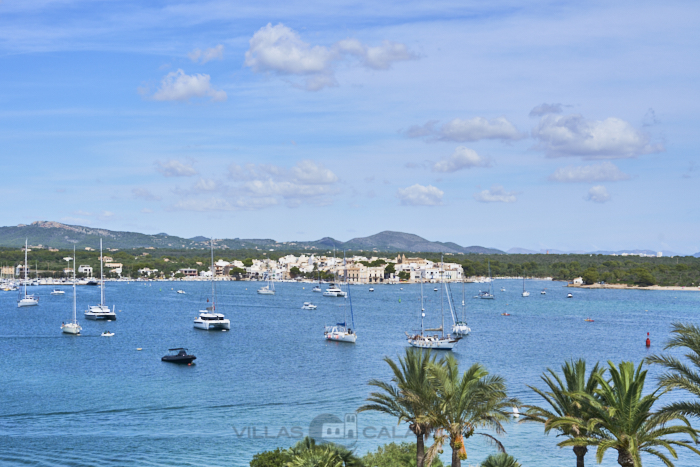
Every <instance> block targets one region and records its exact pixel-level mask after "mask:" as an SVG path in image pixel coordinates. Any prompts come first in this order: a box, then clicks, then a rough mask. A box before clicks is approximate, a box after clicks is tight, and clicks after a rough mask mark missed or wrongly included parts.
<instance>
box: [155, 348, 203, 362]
mask: <svg viewBox="0 0 700 467" xmlns="http://www.w3.org/2000/svg"><path fill="white" fill-rule="evenodd" d="M168 350H169V351H171V352H177V353H173V354H170V355H166V356H165V357H163V358H161V359H160V360H161V361H163V362H170V363H187V364H190V363H192V362H193V361H194V360H196V359H197V357H195V356H194V355H187V349H184V348H182V347H178V348H177V349H168Z"/></svg>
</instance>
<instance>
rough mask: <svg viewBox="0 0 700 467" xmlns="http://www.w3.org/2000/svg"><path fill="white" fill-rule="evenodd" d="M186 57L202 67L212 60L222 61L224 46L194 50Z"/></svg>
mask: <svg viewBox="0 0 700 467" xmlns="http://www.w3.org/2000/svg"><path fill="white" fill-rule="evenodd" d="M187 56H188V57H189V58H190V60H192V61H193V62H195V63H200V64H202V65H204V64H205V63H207V62H210V61H212V60H223V59H224V46H223V45H222V44H219V45H217V46H216V47H212V48H210V49H204V50H201V49H194V50H193V51H192V52H190V53H188V54H187Z"/></svg>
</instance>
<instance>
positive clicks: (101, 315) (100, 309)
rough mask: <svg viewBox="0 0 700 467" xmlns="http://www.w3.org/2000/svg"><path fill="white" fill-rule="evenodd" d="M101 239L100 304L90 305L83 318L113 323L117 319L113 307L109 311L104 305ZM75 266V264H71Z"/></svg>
mask: <svg viewBox="0 0 700 467" xmlns="http://www.w3.org/2000/svg"><path fill="white" fill-rule="evenodd" d="M102 258H103V256H102V239H100V304H99V305H90V306H89V307H88V309H87V311H85V318H87V319H94V320H107V321H114V320H115V319H117V314H116V313H115V312H114V305H112V309H111V310H110V309H109V307H108V306H107V305H105V275H104V267H103V264H104V260H103V259H102ZM73 266H75V264H73Z"/></svg>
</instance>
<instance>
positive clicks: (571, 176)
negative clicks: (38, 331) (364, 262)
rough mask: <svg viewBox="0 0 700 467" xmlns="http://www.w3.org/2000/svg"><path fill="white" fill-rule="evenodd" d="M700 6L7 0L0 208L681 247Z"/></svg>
mask: <svg viewBox="0 0 700 467" xmlns="http://www.w3.org/2000/svg"><path fill="white" fill-rule="evenodd" d="M611 3H613V4H611ZM699 20H700V4H698V3H697V2H690V1H688V2H673V1H668V2H663V3H662V2H645V1H635V2H631V1H630V2H625V1H622V2H554V1H539V2H538V1H531V2H513V1H507V0H504V1H476V2H468V1H466V2H465V1H459V2H450V1H442V2H381V4H380V3H377V2H366V3H361V2H342V1H341V2H333V3H332V4H329V3H327V2H313V1H304V2H294V1H291V2H290V1H287V2H249V3H245V2H227V1H209V2H194V1H192V2H184V1H183V2H175V1H172V2H166V1H152V2H145V1H139V2H129V1H116V0H115V1H92V0H83V1H81V0H37V1H31V0H24V1H19V0H4V1H3V2H2V3H0V125H1V126H0V155H1V157H2V160H3V183H2V185H1V186H0V193H2V195H3V198H4V201H5V202H4V203H3V214H4V215H3V222H2V224H3V225H16V224H19V223H28V222H32V221H34V220H56V221H60V222H65V223H70V224H81V225H89V226H94V227H105V228H109V229H115V230H132V231H141V232H146V233H157V232H167V233H169V234H173V235H181V236H186V237H191V236H195V235H206V236H209V235H212V236H215V237H226V238H232V237H241V238H251V237H255V238H260V237H265V238H275V239H278V240H312V239H318V238H321V237H324V236H333V237H336V238H338V239H341V240H348V239H350V238H352V237H357V236H365V235H371V234H374V233H376V232H379V231H381V230H398V231H404V232H411V233H416V234H418V235H421V236H424V237H426V238H429V239H431V240H441V241H454V242H457V243H459V244H462V245H483V246H490V247H496V248H501V249H508V248H510V247H515V246H518V247H523V248H529V249H534V250H539V249H541V248H545V249H546V248H550V249H560V250H598V249H606V250H617V249H623V248H649V249H653V250H670V251H675V252H679V253H686V254H691V253H695V252H698V251H700V240H699V239H698V235H697V231H698V227H700V225H699V223H700V218H699V216H698V207H697V203H698V195H699V194H700V189H699V188H698V177H700V160H699V158H698V143H699V140H700V137H699V136H698V131H697V128H698V127H700V117H699V115H698V108H699V107H700V105H699V103H700V95H699V94H700V93H699V87H698V83H699V82H700V80H699V79H698V78H700V76H699V73H698V71H699V67H700V51H699V50H700V49H699V48H698V47H697V44H698V43H700V27H698V23H699Z"/></svg>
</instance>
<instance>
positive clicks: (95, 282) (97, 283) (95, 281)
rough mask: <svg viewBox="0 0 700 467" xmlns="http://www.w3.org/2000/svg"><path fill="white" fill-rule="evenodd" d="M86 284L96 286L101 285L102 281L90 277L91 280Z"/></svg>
mask: <svg viewBox="0 0 700 467" xmlns="http://www.w3.org/2000/svg"><path fill="white" fill-rule="evenodd" d="M85 285H91V286H93V287H96V286H98V285H100V281H98V280H96V279H89V280H88V281H87V282H86V283H85Z"/></svg>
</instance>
